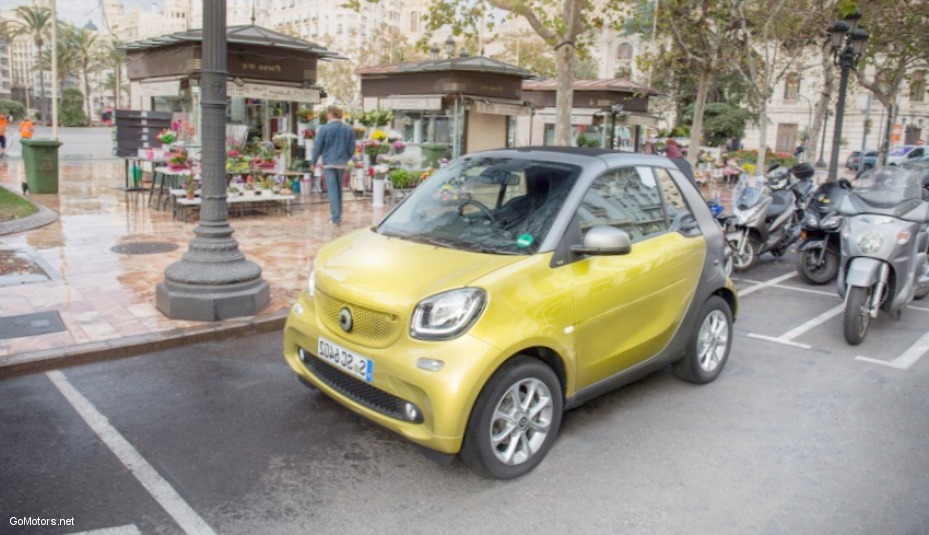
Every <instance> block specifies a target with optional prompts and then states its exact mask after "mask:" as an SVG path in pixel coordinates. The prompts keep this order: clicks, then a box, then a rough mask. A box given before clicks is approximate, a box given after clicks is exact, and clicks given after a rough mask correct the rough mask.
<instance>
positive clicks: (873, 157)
mask: <svg viewBox="0 0 929 535" xmlns="http://www.w3.org/2000/svg"><path fill="white" fill-rule="evenodd" d="M880 157H881V152H880V151H877V150H869V151H868V152H866V153H864V156H863V157H862V160H864V162H863V166H862V170H864V171H867V170H868V169H871V168H873V167H877V162H878V161H880ZM854 169H855V170H857V169H858V166H857V165H855V167H854Z"/></svg>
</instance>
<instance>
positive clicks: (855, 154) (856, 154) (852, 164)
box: [845, 149, 878, 171]
mask: <svg viewBox="0 0 929 535" xmlns="http://www.w3.org/2000/svg"><path fill="white" fill-rule="evenodd" d="M871 153H874V154H878V151H876V150H873V149H868V150H866V151H865V155H866V156H867V155H869V154H871ZM875 161H877V160H876V159H875ZM860 162H861V151H860V150H854V151H852V153H851V154H849V155H848V159H846V160H845V167H846V168H848V169H851V170H852V171H857V170H858V164H859V163H860ZM872 167H873V165H872Z"/></svg>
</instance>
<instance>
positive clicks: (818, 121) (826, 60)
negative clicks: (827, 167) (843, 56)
mask: <svg viewBox="0 0 929 535" xmlns="http://www.w3.org/2000/svg"><path fill="white" fill-rule="evenodd" d="M822 65H823V90H822V91H821V92H820V93H819V99H818V100H817V101H816V106H815V107H814V109H813V125H812V126H811V127H810V140H809V141H808V142H807V149H808V150H809V161H811V162H815V161H817V160H819V159H820V158H822V156H823V155H822V154H820V152H819V149H820V148H821V147H820V145H821V141H820V139H821V137H822V131H823V126H824V124H825V119H826V110H827V109H828V108H829V102H830V101H831V100H832V92H833V90H834V89H835V70H834V68H833V65H832V44H831V43H830V42H829V41H827V42H826V43H825V44H824V45H823V48H822Z"/></svg>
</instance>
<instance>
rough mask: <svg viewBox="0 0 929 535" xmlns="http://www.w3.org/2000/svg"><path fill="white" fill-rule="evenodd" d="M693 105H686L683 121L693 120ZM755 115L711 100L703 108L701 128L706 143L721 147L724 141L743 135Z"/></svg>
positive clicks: (734, 106) (737, 107)
mask: <svg viewBox="0 0 929 535" xmlns="http://www.w3.org/2000/svg"><path fill="white" fill-rule="evenodd" d="M693 113H694V105H693V104H691V105H690V106H688V107H687V109H686V112H685V116H684V117H683V118H682V119H683V120H684V121H685V122H692V121H693ZM753 120H755V116H754V115H753V114H752V112H750V111H749V110H746V109H744V108H742V107H740V106H736V105H733V104H729V103H728V102H712V103H709V104H707V105H706V107H705V108H704V116H703V129H704V132H705V135H706V141H707V144H709V145H710V146H711V147H721V146H723V145H725V144H726V141H727V140H729V139H734V138H741V137H744V136H745V127H746V126H747V125H748V123H749V122H750V121H753Z"/></svg>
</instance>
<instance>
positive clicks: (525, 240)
mask: <svg viewBox="0 0 929 535" xmlns="http://www.w3.org/2000/svg"><path fill="white" fill-rule="evenodd" d="M534 241H535V238H533V237H532V234H523V235H522V236H520V237H518V238H516V246H517V247H529V246H530V245H532V242H534Z"/></svg>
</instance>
